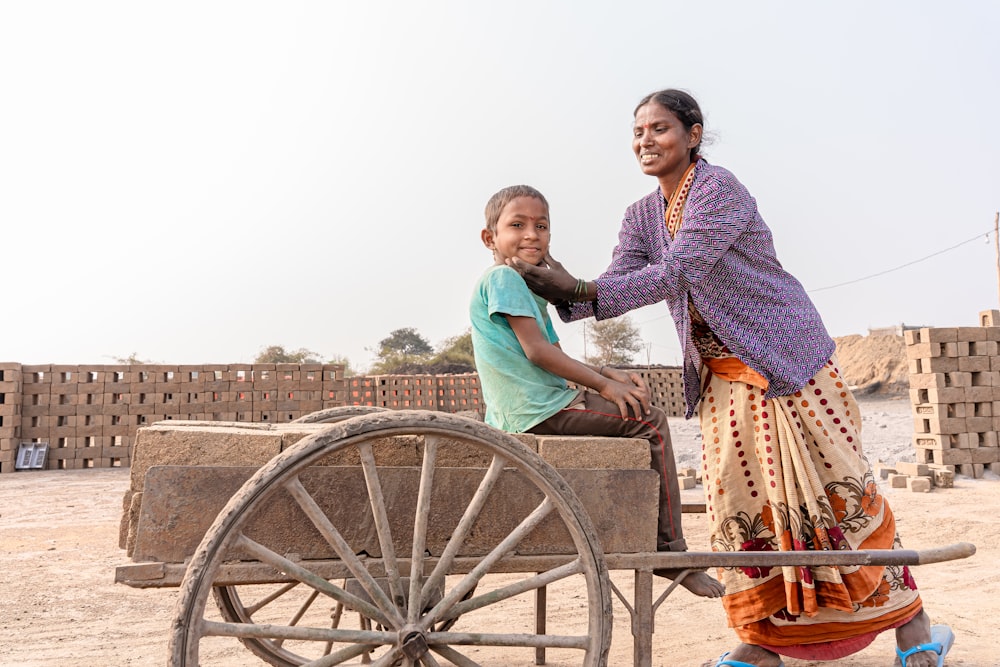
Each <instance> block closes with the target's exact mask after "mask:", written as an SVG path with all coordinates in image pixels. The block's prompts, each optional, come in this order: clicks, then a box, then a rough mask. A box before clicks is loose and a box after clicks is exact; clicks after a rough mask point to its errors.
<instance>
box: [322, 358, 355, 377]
mask: <svg viewBox="0 0 1000 667" xmlns="http://www.w3.org/2000/svg"><path fill="white" fill-rule="evenodd" d="M326 363H328V364H340V365H341V366H343V367H344V377H345V378H349V377H352V376H354V375H357V373H355V372H354V368H353V367H352V366H351V360H350V359H348V358H347V357H344V356H340V355H336V356H333V357H330V360H329V361H327V362H326Z"/></svg>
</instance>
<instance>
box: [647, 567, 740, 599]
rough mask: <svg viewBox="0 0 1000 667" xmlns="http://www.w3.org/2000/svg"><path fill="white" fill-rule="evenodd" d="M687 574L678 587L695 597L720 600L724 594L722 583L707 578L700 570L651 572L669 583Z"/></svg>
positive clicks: (659, 569)
mask: <svg viewBox="0 0 1000 667" xmlns="http://www.w3.org/2000/svg"><path fill="white" fill-rule="evenodd" d="M685 571H686V572H687V574H686V575H684V578H683V579H681V580H680V582H679V583H680V585H681V586H683V587H684V588H686V589H688V590H689V591H691V592H692V593H694V594H695V595H699V596H701V597H703V598H721V597H722V596H723V594H725V592H726V587H725V586H723V585H722V582H721V581H719V580H717V579H715V578H714V577H710V576H708V574H707V573H705V572H704V571H702V570H673V569H669V568H658V569H656V570H653V574H655V575H656V576H658V577H666V578H667V579H670V580H671V581H673V580H675V579H678V578H679V577H680V575H681V573H682V572H685Z"/></svg>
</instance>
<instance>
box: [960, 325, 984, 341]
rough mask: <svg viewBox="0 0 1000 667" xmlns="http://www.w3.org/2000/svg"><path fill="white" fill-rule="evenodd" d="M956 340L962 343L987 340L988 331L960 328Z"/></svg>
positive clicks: (975, 328) (976, 328) (977, 328)
mask: <svg viewBox="0 0 1000 667" xmlns="http://www.w3.org/2000/svg"><path fill="white" fill-rule="evenodd" d="M955 338H956V339H957V341H958V342H960V343H971V342H973V341H979V340H986V331H985V330H984V329H983V327H959V328H958V331H957V332H956V333H955Z"/></svg>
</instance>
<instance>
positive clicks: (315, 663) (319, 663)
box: [300, 646, 394, 667]
mask: <svg viewBox="0 0 1000 667" xmlns="http://www.w3.org/2000/svg"><path fill="white" fill-rule="evenodd" d="M370 650H371V647H370V646H348V647H347V648H343V649H341V650H339V651H337V652H336V653H331V654H330V655H324V656H323V657H322V658H317V659H316V660H310V661H308V662H303V663H302V664H301V665H300V667H333V666H334V665H339V664H340V663H342V662H344V661H345V660H350V659H351V658H356V657H358V656H359V655H361V654H362V653H367V652H368V651H370ZM386 655H394V651H390V652H389V653H387V654H386ZM383 659H384V658H380V659H379V660H377V661H376V662H375V663H373V664H372V666H371V667H375V666H376V665H385V664H389V665H391V664H392V662H389V663H385V662H383Z"/></svg>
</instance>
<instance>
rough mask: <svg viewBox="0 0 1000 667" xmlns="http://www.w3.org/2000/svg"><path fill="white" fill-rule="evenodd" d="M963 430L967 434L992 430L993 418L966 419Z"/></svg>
mask: <svg viewBox="0 0 1000 667" xmlns="http://www.w3.org/2000/svg"><path fill="white" fill-rule="evenodd" d="M965 430H966V431H967V432H969V433H985V432H986V431H992V430H993V417H966V418H965Z"/></svg>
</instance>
